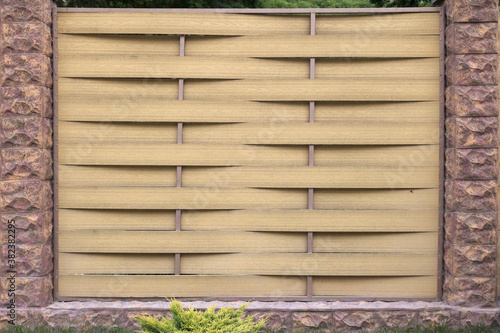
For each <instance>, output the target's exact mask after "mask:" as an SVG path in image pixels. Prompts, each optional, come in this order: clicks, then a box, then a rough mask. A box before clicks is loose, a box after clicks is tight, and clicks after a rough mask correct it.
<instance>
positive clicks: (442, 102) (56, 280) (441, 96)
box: [52, 6, 446, 302]
mask: <svg viewBox="0 0 500 333" xmlns="http://www.w3.org/2000/svg"><path fill="white" fill-rule="evenodd" d="M122 12H139V13H140V12H156V13H158V12H160V13H214V14H215V13H226V14H229V13H232V14H261V15H262V14H304V15H309V16H310V17H311V21H312V20H313V19H312V17H315V14H353V15H355V14H398V13H437V12H439V14H440V18H439V22H440V23H439V44H440V57H439V64H440V65H439V67H440V68H439V82H440V85H439V86H440V88H439V90H440V92H439V185H438V189H439V206H438V255H437V259H438V260H437V268H438V270H437V279H436V280H437V281H436V282H437V297H383V296H374V297H368V296H312V295H310V294H309V291H311V290H309V289H310V288H312V286H310V284H311V282H312V281H310V279H309V277H306V276H304V277H305V278H306V279H307V283H306V284H307V290H308V295H306V296H255V297H252V296H217V297H212V296H211V297H176V298H177V299H179V300H181V301H214V300H218V301H242V300H243V301H249V300H253V301H270V302H278V301H315V302H321V301H368V302H369V301H393V302H394V301H407V302H415V301H428V302H432V301H441V300H442V298H443V275H444V271H443V252H444V233H443V227H444V178H445V164H444V160H445V131H444V123H445V88H446V82H445V73H446V72H445V58H446V45H445V28H446V15H445V7H444V6H441V7H420V8H283V9H281V8H280V9H267V8H263V9H233V8H227V9H226V8H214V9H186V8H169V9H163V8H161V9H160V8H158V9H143V8H67V7H66V8H60V7H53V10H52V22H53V24H52V33H53V95H52V97H53V142H54V143H53V147H54V148H53V168H54V178H53V181H52V182H53V192H54V205H53V213H54V230H53V246H54V247H53V249H54V253H53V255H54V274H53V297H54V301H56V302H57V301H63V302H64V301H89V300H98V301H116V300H137V301H148V300H149V301H151V300H164V297H113V298H96V297H69V296H59V201H58V200H59V173H58V168H59V164H58V163H59V158H58V143H59V138H58V29H57V18H58V13H122ZM181 36H182V35H179V37H181ZM176 220H177V218H176ZM176 225H177V221H176ZM308 238H309V237H308ZM308 243H309V242H308ZM175 256H176V271H177V268H178V267H177V266H178V265H177V261H178V260H177V257H178V254H175ZM175 275H178V274H175Z"/></svg>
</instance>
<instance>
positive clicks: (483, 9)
mask: <svg viewBox="0 0 500 333" xmlns="http://www.w3.org/2000/svg"><path fill="white" fill-rule="evenodd" d="M446 16H447V18H448V22H449V24H450V23H453V22H498V1H495V0H472V1H471V0H454V1H451V2H449V3H448V4H447V6H446Z"/></svg>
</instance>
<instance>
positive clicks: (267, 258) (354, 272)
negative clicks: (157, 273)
mask: <svg viewBox="0 0 500 333" xmlns="http://www.w3.org/2000/svg"><path fill="white" fill-rule="evenodd" d="M181 274H262V275H323V276H325V275H339V276H411V275H436V274H437V258H436V256H435V255H428V254H398V253H376V254H373V253H372V254H369V253H365V254H360V253H337V254H332V253H329V254H324V253H262V254H248V253H241V254H211V255H199V254H198V255H196V254H193V255H182V256H181Z"/></svg>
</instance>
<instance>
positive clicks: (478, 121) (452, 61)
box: [443, 0, 498, 307]
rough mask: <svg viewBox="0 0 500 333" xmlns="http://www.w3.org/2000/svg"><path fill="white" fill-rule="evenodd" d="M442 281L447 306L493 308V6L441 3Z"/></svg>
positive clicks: (485, 0)
mask: <svg viewBox="0 0 500 333" xmlns="http://www.w3.org/2000/svg"><path fill="white" fill-rule="evenodd" d="M444 5H445V6H446V15H447V28H446V52H447V55H446V81H447V82H446V83H447V89H446V117H447V119H446V147H447V149H446V183H445V201H446V214H445V249H444V250H445V256H444V260H445V265H444V266H445V279H444V290H443V296H444V299H445V301H446V302H447V303H448V304H450V305H459V306H465V307H493V306H496V285H497V282H496V281H497V280H496V274H497V264H496V255H497V248H496V244H497V237H498V236H497V223H498V201H497V186H498V181H497V179H498V72H497V67H498V55H497V54H498V42H497V32H498V1H497V0H475V1H470V0H447V1H446V2H445V4H444Z"/></svg>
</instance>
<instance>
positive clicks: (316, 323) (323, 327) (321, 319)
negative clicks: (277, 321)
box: [292, 312, 332, 332]
mask: <svg viewBox="0 0 500 333" xmlns="http://www.w3.org/2000/svg"><path fill="white" fill-rule="evenodd" d="M292 321H293V331H294V332H296V331H298V332H300V331H309V330H311V329H314V330H315V332H330V325H331V321H332V313H331V312H325V313H321V312H316V313H311V312H295V313H293V314H292Z"/></svg>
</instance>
